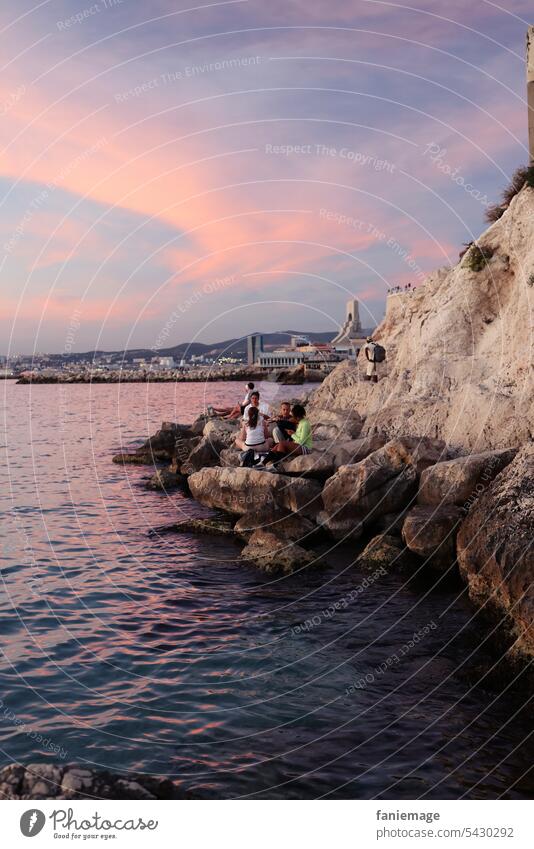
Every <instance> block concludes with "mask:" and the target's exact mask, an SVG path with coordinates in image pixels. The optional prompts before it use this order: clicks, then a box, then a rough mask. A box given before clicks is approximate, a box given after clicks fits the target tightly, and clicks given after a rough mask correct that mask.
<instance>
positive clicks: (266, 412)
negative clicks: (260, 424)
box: [243, 389, 271, 422]
mask: <svg viewBox="0 0 534 849" xmlns="http://www.w3.org/2000/svg"><path fill="white" fill-rule="evenodd" d="M251 407H256V408H257V409H258V410H259V413H260V416H263V418H264V419H268V418H269V416H270V415H271V411H270V409H269V405H268V404H266V403H265V402H264V401H260V393H259V392H258V390H257V389H255V390H254V392H251V393H250V403H249V404H248V405H247V406H246V407H245V409H244V410H243V421H245V422H246V421H247V420H248V411H249V410H250V408H251Z"/></svg>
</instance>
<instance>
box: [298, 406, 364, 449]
mask: <svg viewBox="0 0 534 849" xmlns="http://www.w3.org/2000/svg"><path fill="white" fill-rule="evenodd" d="M309 420H310V423H311V425H312V429H313V438H314V439H317V440H328V441H329V442H334V441H336V440H345V441H346V440H348V439H355V438H356V437H357V436H359V435H360V431H361V429H362V418H361V416H360V414H359V413H358V412H357V411H356V410H354V409H347V410H342V409H336V405H335V404H332V403H330V404H329V406H328V407H326V408H319V407H318V406H317V405H314V407H313V410H310V412H309Z"/></svg>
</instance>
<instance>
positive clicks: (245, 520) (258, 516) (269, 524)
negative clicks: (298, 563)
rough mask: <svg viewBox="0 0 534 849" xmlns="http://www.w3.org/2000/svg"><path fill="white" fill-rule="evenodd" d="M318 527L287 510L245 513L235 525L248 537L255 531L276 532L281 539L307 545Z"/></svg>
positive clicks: (238, 531)
mask: <svg viewBox="0 0 534 849" xmlns="http://www.w3.org/2000/svg"><path fill="white" fill-rule="evenodd" d="M316 530H317V528H316V526H315V525H314V523H313V522H311V521H310V520H309V519H306V518H305V517H304V516H301V515H299V514H298V513H290V512H289V511H287V510H280V509H278V508H276V509H274V510H257V511H255V512H254V513H245V515H244V516H241V517H240V518H239V519H238V520H237V522H236V523H235V525H234V532H235V533H236V534H239V535H240V536H242V537H244V538H245V539H247V538H248V537H250V536H251V535H252V534H254V533H255V531H265V532H268V533H271V534H275V535H276V536H277V537H278V539H279V540H283V541H286V542H287V541H290V542H298V543H301V544H302V545H306V544H308V543H309V542H310V539H311V537H312V536H313V535H314V534H315V532H316Z"/></svg>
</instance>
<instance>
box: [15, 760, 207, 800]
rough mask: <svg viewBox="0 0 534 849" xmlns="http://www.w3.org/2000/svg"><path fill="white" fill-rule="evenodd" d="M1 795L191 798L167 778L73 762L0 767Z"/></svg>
mask: <svg viewBox="0 0 534 849" xmlns="http://www.w3.org/2000/svg"><path fill="white" fill-rule="evenodd" d="M0 796H1V797H2V798H3V799H191V798H193V796H192V794H189V793H185V792H184V791H183V790H180V788H179V787H178V786H177V785H176V784H174V783H173V782H172V781H169V779H160V778H152V777H151V776H148V775H141V774H137V773H136V774H132V775H129V776H128V777H127V778H125V777H124V776H122V775H114V774H113V773H110V772H106V771H98V770H94V769H86V768H85V767H81V766H77V765H76V764H66V765H63V764H62V765H61V766H57V765H54V764H50V763H35V764H28V766H26V767H23V766H21V765H19V764H10V765H9V766H5V767H3V768H2V769H0Z"/></svg>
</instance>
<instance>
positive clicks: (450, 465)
mask: <svg viewBox="0 0 534 849" xmlns="http://www.w3.org/2000/svg"><path fill="white" fill-rule="evenodd" d="M516 453H517V451H516V449H506V450H501V451H484V452H483V453H482V454H468V455H467V456H466V457H457V458H456V459H454V460H447V461H446V462H444V463H436V465H435V466H432V467H431V468H429V469H426V470H425V471H424V472H423V474H422V475H421V482H420V484H419V493H418V496H417V501H418V503H419V504H428V505H438V504H457V505H458V506H460V507H461V506H464V507H465V508H466V509H468V508H469V505H470V504H471V503H472V502H473V501H475V500H476V498H477V497H478V495H479V494H480V493H481V492H484V490H485V489H486V488H487V486H488V484H489V483H491V481H492V480H493V478H495V477H496V476H497V475H498V474H499V472H500V471H502V469H504V467H505V466H507V465H508V463H511V461H512V460H513V459H514V457H515V455H516Z"/></svg>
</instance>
